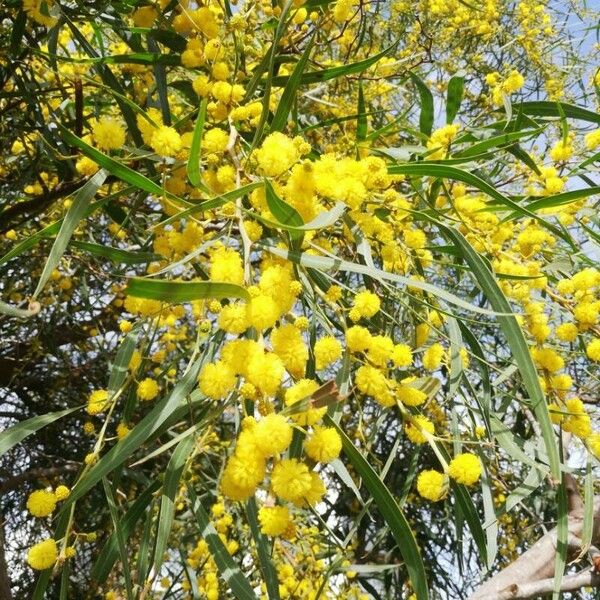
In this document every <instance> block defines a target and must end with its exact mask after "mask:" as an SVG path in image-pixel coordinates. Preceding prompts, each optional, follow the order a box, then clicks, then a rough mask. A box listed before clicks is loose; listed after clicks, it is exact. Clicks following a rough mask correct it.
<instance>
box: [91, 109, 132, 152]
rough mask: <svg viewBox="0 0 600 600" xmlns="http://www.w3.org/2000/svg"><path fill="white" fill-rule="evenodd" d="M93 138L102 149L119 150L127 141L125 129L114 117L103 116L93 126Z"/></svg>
mask: <svg viewBox="0 0 600 600" xmlns="http://www.w3.org/2000/svg"><path fill="white" fill-rule="evenodd" d="M92 138H93V140H94V142H95V143H96V146H98V148H100V150H117V149H118V148H120V147H121V146H122V145H123V144H124V143H125V130H124V129H123V127H122V125H120V124H119V123H118V122H117V121H115V120H114V119H111V118H110V117H103V118H102V119H100V120H99V121H96V122H95V123H94V125H93V126H92Z"/></svg>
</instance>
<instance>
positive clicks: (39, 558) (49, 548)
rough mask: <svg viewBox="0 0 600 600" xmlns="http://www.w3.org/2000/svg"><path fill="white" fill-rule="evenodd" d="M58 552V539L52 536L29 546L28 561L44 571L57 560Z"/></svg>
mask: <svg viewBox="0 0 600 600" xmlns="http://www.w3.org/2000/svg"><path fill="white" fill-rule="evenodd" d="M57 555H58V552H57V548H56V541H55V540H54V539H52V538H49V539H47V540H44V541H43V542H38V543H37V544H35V546H32V547H31V548H29V551H28V552H27V563H28V564H29V566H30V567H31V568H32V569H36V570H37V571H43V570H45V569H49V568H50V567H51V566H52V565H54V563H55V562H56V558H57Z"/></svg>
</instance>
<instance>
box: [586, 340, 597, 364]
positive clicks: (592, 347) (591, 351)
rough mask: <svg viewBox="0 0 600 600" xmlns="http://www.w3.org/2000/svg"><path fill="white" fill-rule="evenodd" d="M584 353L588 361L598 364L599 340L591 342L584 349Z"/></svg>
mask: <svg viewBox="0 0 600 600" xmlns="http://www.w3.org/2000/svg"><path fill="white" fill-rule="evenodd" d="M585 353H586V354H587V357H588V358H589V359H590V360H593V361H595V362H600V338H597V339H595V340H592V341H591V342H590V343H589V344H588V345H587V346H586V347H585Z"/></svg>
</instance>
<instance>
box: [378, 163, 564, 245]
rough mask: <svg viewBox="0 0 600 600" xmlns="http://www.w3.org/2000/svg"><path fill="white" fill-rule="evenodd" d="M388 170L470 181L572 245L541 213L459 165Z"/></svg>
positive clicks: (414, 165) (411, 164) (408, 165)
mask: <svg viewBox="0 0 600 600" xmlns="http://www.w3.org/2000/svg"><path fill="white" fill-rule="evenodd" d="M388 172H389V173H390V174H392V175H415V176H417V177H440V178H444V179H453V180H456V181H462V182H464V183H468V184H469V185H472V186H474V187H476V188H477V189H478V190H480V191H481V192H483V193H484V194H487V195H488V196H491V197H492V198H494V199H495V200H497V201H498V202H500V203H501V204H503V205H504V206H506V207H508V208H511V209H512V210H513V211H514V212H516V213H518V214H521V215H524V216H527V217H530V218H532V219H535V220H536V221H538V222H539V223H541V224H542V225H543V226H544V227H546V229H548V230H549V231H551V232H552V233H554V235H556V236H557V237H560V238H561V239H564V240H565V241H567V242H568V243H569V244H570V245H572V241H571V240H570V238H568V237H565V234H564V233H563V232H562V231H561V230H560V229H558V228H557V227H556V226H554V225H552V224H550V223H548V222H547V221H546V220H544V219H543V218H542V217H540V216H539V215H536V214H535V213H533V212H531V211H530V210H528V209H527V208H526V207H523V206H520V205H519V204H517V203H516V202H514V201H513V200H511V199H510V198H508V197H507V196H505V195H504V194H501V193H500V192H499V191H498V190H497V189H496V188H495V187H493V186H492V185H490V184H489V183H487V181H484V180H483V179H481V178H480V177H478V176H477V175H474V174H473V173H469V172H468V171H465V170H463V169H459V168H458V167H452V166H449V165H444V164H441V163H429V162H423V163H419V164H417V163H410V164H403V165H393V166H391V167H388Z"/></svg>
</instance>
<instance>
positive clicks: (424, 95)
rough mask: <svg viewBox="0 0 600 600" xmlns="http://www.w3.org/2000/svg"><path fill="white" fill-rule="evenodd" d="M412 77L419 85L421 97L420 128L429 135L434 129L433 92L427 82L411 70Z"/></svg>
mask: <svg viewBox="0 0 600 600" xmlns="http://www.w3.org/2000/svg"><path fill="white" fill-rule="evenodd" d="M409 74H410V78H411V79H412V80H413V83H414V84H415V85H416V86H417V90H418V92H419V97H420V99H421V113H420V115H419V130H420V131H421V133H424V134H425V135H426V136H427V137H429V136H430V135H431V131H432V130H433V94H432V93H431V91H430V90H429V88H428V87H427V85H425V82H424V81H423V80H422V79H421V78H420V77H419V76H418V75H417V74H416V73H413V72H412V71H410V73H409Z"/></svg>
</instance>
